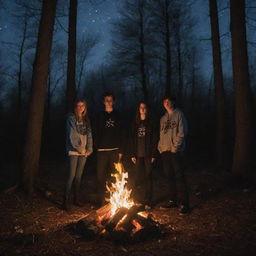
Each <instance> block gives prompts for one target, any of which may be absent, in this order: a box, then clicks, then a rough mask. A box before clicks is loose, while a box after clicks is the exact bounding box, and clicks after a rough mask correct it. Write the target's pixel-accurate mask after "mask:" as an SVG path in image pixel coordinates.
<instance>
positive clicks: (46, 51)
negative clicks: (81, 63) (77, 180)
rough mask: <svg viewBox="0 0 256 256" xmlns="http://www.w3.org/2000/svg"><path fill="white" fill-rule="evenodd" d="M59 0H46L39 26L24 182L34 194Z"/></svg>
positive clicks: (27, 190)
mask: <svg viewBox="0 0 256 256" xmlns="http://www.w3.org/2000/svg"><path fill="white" fill-rule="evenodd" d="M56 3H57V0H44V1H43V8H42V15H41V20H40V26H39V33H38V41H37V48H36V55H35V61H34V65H33V74H32V93H31V99H30V105H29V116H28V126H27V134H26V143H25V148H24V163H23V164H24V165H23V172H22V174H23V176H22V185H23V188H24V189H25V191H26V192H28V193H29V194H30V195H31V194H32V193H33V189H34V181H35V176H36V173H37V169H38V163H39V156H40V147H41V135H42V124H43V116H44V103H45V95H46V86H47V75H48V68H49V63H50V51H51V46H52V35H53V28H54V18H55V13H56Z"/></svg>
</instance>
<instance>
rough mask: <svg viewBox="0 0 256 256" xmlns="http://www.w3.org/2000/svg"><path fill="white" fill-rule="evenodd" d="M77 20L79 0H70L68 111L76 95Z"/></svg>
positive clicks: (70, 109)
mask: <svg viewBox="0 0 256 256" xmlns="http://www.w3.org/2000/svg"><path fill="white" fill-rule="evenodd" d="M76 22H77V0H70V6H69V28H68V67H67V92H66V97H67V111H68V112H69V111H72V109H73V103H74V99H75V97H76Z"/></svg>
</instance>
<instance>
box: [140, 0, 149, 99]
mask: <svg viewBox="0 0 256 256" xmlns="http://www.w3.org/2000/svg"><path fill="white" fill-rule="evenodd" d="M139 15H140V37H139V43H140V73H141V83H142V91H143V94H144V99H145V101H147V100H148V90H147V80H146V72H145V35H144V6H143V0H140V1H139Z"/></svg>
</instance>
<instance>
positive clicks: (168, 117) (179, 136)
mask: <svg viewBox="0 0 256 256" xmlns="http://www.w3.org/2000/svg"><path fill="white" fill-rule="evenodd" d="M186 135H187V121H186V119H185V116H184V114H183V112H182V111H181V110H180V109H178V108H176V109H175V110H174V111H173V113H172V114H168V112H166V113H165V114H164V115H163V116H162V118H161V119H160V139H159V142H158V150H159V152H160V153H162V152H164V151H170V152H173V153H176V152H178V151H184V150H185V137H186Z"/></svg>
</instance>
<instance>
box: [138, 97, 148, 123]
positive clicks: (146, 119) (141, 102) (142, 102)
mask: <svg viewBox="0 0 256 256" xmlns="http://www.w3.org/2000/svg"><path fill="white" fill-rule="evenodd" d="M141 104H144V105H145V106H146V110H147V111H146V118H145V121H146V122H148V120H149V116H150V112H149V108H148V104H147V103H146V102H144V101H140V102H139V104H138V105H137V108H136V116H135V123H136V124H139V122H140V121H141V119H140V105H141Z"/></svg>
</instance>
